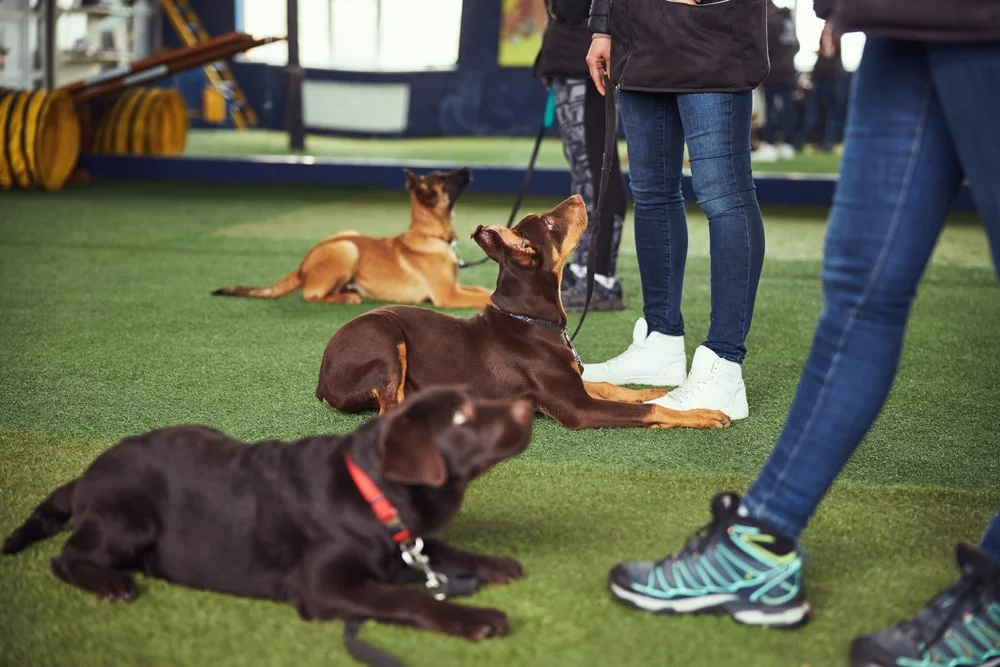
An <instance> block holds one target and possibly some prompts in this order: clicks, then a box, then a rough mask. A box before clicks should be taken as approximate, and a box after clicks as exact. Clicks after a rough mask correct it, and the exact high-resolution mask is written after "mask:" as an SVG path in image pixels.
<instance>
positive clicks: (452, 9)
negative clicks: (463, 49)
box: [236, 0, 462, 72]
mask: <svg viewBox="0 0 1000 667" xmlns="http://www.w3.org/2000/svg"><path fill="white" fill-rule="evenodd" d="M236 2H237V3H238V5H237V15H238V16H242V25H240V26H237V28H238V29H241V30H243V31H245V32H248V33H250V34H252V35H259V36H262V37H263V36H269V35H283V34H285V30H286V27H287V25H288V19H287V16H286V14H285V9H286V7H285V2H283V1H280V0H236ZM461 29H462V0H434V11H433V12H431V11H428V9H427V4H426V3H422V2H415V1H414V0H299V59H300V60H301V61H302V65H303V66H304V67H308V68H313V69H336V70H347V71H355V72H420V71H434V70H447V69H453V68H454V67H455V66H456V65H457V64H458V43H459V36H460V34H461ZM244 59H245V60H247V61H250V62H263V63H268V64H271V65H285V64H286V63H287V62H288V47H287V45H286V44H285V43H284V42H279V43H277V44H269V45H267V46H261V47H257V48H256V49H253V50H252V51H249V52H248V53H246V54H245V56H244Z"/></svg>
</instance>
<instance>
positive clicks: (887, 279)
mask: <svg viewBox="0 0 1000 667" xmlns="http://www.w3.org/2000/svg"><path fill="white" fill-rule="evenodd" d="M881 255H882V253H880V252H879V248H878V247H873V246H872V244H870V243H865V242H864V241H863V240H860V239H849V238H835V237H828V238H827V240H826V250H825V253H824V259H823V271H822V279H823V296H824V300H825V301H826V302H827V303H828V304H829V305H831V306H834V307H839V308H842V309H847V310H851V311H854V312H863V313H866V318H867V319H870V320H884V321H885V322H887V323H888V322H898V321H900V320H901V319H905V318H906V316H907V314H908V313H909V310H910V306H911V304H912V303H913V300H914V298H915V297H916V287H917V280H918V279H919V272H917V274H916V279H915V277H914V272H913V271H912V270H907V268H908V267H906V266H900V265H899V264H898V263H897V262H893V261H891V260H889V259H886V258H884V257H882V256H881Z"/></svg>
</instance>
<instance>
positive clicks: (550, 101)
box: [451, 85, 556, 269]
mask: <svg viewBox="0 0 1000 667" xmlns="http://www.w3.org/2000/svg"><path fill="white" fill-rule="evenodd" d="M555 120H556V89H555V87H554V86H552V85H549V95H548V97H546V98H545V115H544V116H543V117H542V124H541V126H539V128H538V134H537V135H536V136H535V146H534V148H532V149H531V159H530V160H528V168H527V169H526V170H525V172H524V178H523V179H521V188H520V189H519V190H518V191H517V197H516V198H515V199H514V206H513V207H512V208H511V209H510V216H509V217H508V218H507V228H508V229H510V227H511V226H512V225H513V224H514V218H516V217H517V212H518V211H519V210H520V209H521V203H522V202H523V201H524V195H525V194H527V192H528V184H529V183H531V176H532V174H534V173H535V162H536V161H537V160H538V150H539V149H540V148H541V147H542V139H544V138H545V132H546V131H547V130H548V129H549V128H550V127H552V125H553V123H555ZM451 249H452V250H453V251H454V253H455V257H457V258H458V268H460V269H466V268H468V267H470V266H479V265H480V264H483V263H484V262H488V261H489V259H490V258H489V257H483V258H482V259H477V260H476V261H474V262H466V261H465V260H463V259H462V258H461V257H459V254H458V243H456V242H455V241H452V242H451Z"/></svg>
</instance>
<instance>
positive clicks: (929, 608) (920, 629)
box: [899, 574, 998, 655]
mask: <svg viewBox="0 0 1000 667" xmlns="http://www.w3.org/2000/svg"><path fill="white" fill-rule="evenodd" d="M997 583H998V582H996V581H992V580H991V579H987V578H985V577H983V576H981V575H977V574H964V575H963V576H962V578H961V579H959V580H958V581H957V582H956V583H955V584H954V585H953V586H952V587H951V588H949V589H947V590H944V591H942V592H941V593H939V594H938V595H936V596H934V598H932V599H931V601H930V602H928V603H927V605H925V609H924V611H923V612H921V613H918V614H917V615H916V616H915V617H913V618H912V619H910V620H907V621H903V622H902V623H900V624H899V629H900V630H901V631H903V632H906V633H909V634H912V635H913V636H915V637H917V638H919V640H920V644H919V650H920V653H921V655H924V654H926V653H927V652H928V650H930V649H931V648H932V647H933V646H935V645H936V644H937V643H938V641H940V640H941V638H942V637H944V636H945V634H947V632H948V630H949V629H950V628H951V625H952V623H954V622H955V620H956V619H957V618H958V617H959V616H961V615H963V614H965V613H969V614H972V615H975V614H980V613H985V612H986V610H987V609H988V608H989V605H990V600H989V597H988V596H987V594H986V591H987V590H988V589H989V587H990V586H991V585H993V586H996V585H997ZM949 604H950V605H951V606H950V608H948V609H947V611H945V607H947V605H949ZM942 614H943V617H942Z"/></svg>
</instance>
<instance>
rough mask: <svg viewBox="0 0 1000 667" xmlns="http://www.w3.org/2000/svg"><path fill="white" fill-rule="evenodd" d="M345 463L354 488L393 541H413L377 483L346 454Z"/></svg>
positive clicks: (399, 542) (407, 529)
mask: <svg viewBox="0 0 1000 667" xmlns="http://www.w3.org/2000/svg"><path fill="white" fill-rule="evenodd" d="M344 463H346V464H347V472H349V473H351V479H353V480H354V486H356V487H358V491H360V492H361V495H362V496H364V499H365V500H366V501H368V504H369V505H371V508H372V511H373V512H375V516H376V517H378V520H379V521H381V522H382V524H383V525H384V526H385V527H386V528H388V529H389V531H390V532H392V540H393V541H394V542H396V543H397V544H401V543H403V542H409V541H410V540H412V539H413V535H412V534H411V533H410V529H409V528H407V527H406V525H405V524H404V523H403V521H402V520H401V519H400V518H399V512H397V511H396V508H395V507H393V505H392V503H391V502H389V499H388V498H386V497H385V495H384V494H383V493H382V491H380V490H379V488H378V486H376V484H375V482H373V481H372V478H371V477H369V476H368V475H366V474H365V471H364V470H362V469H361V468H359V467H358V466H357V464H355V463H354V461H352V460H351V457H350V456H348V455H347V454H344Z"/></svg>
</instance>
